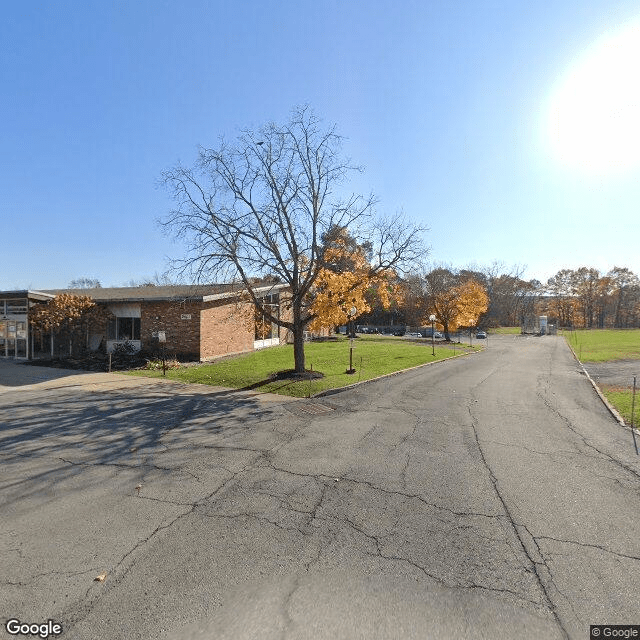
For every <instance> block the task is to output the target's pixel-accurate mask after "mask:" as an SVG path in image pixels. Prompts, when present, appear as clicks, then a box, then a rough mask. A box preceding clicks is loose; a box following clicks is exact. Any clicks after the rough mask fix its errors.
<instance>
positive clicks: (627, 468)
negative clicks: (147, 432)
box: [536, 386, 640, 479]
mask: <svg viewBox="0 0 640 640" xmlns="http://www.w3.org/2000/svg"><path fill="white" fill-rule="evenodd" d="M547 391H548V386H547V388H546V389H545V393H542V392H541V391H540V389H539V388H538V390H537V392H536V393H537V395H538V397H539V398H540V399H541V400H542V401H543V402H544V404H545V406H546V407H547V408H548V409H549V410H550V411H552V412H553V413H554V414H555V415H557V416H558V417H559V418H560V419H561V420H562V421H563V422H564V423H565V426H566V427H567V428H568V429H569V430H570V431H571V432H573V433H574V434H575V435H576V436H578V438H580V440H581V441H582V443H583V444H584V446H585V447H588V448H589V449H593V450H594V451H596V452H598V453H599V454H600V455H601V456H602V459H605V460H607V461H609V462H611V463H613V464H614V465H616V466H618V467H620V468H622V469H624V470H625V471H626V472H628V473H630V474H631V475H632V476H633V477H634V478H636V479H640V472H638V471H637V470H636V469H634V468H633V467H631V466H629V465H628V464H625V463H624V462H622V460H618V459H617V458H614V457H613V456H612V455H610V454H609V453H607V452H606V451H602V450H601V449H598V447H596V446H595V445H594V444H592V443H591V442H590V441H589V440H588V438H587V437H586V436H585V435H583V434H582V433H580V432H579V431H578V430H577V429H576V428H575V427H574V425H573V423H572V422H571V420H570V419H569V418H567V417H566V416H565V415H563V414H562V413H561V412H560V410H559V409H558V408H557V407H554V406H553V405H552V404H551V402H550V400H549V398H548V393H547Z"/></svg>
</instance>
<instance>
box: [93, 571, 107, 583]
mask: <svg viewBox="0 0 640 640" xmlns="http://www.w3.org/2000/svg"><path fill="white" fill-rule="evenodd" d="M106 579H107V572H106V571H103V572H102V573H100V574H98V575H97V576H96V577H95V578H94V579H93V581H94V582H104V581H105V580H106Z"/></svg>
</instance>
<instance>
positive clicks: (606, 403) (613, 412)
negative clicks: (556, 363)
mask: <svg viewBox="0 0 640 640" xmlns="http://www.w3.org/2000/svg"><path fill="white" fill-rule="evenodd" d="M564 341H565V342H566V343H567V346H568V347H569V349H571V353H572V354H573V357H574V358H575V359H576V362H577V363H578V364H579V365H580V368H581V369H582V373H584V375H585V376H586V377H587V380H588V381H589V382H590V383H591V386H592V387H593V388H594V390H595V392H596V393H597V394H598V397H599V398H600V400H602V403H603V404H604V406H605V407H606V408H607V409H608V410H609V413H610V414H611V415H612V416H613V417H614V418H615V419H616V421H617V422H618V423H619V424H620V425H621V426H623V427H629V428H631V425H629V424H627V423H626V422H625V421H624V418H623V417H622V416H621V415H620V414H619V413H618V411H617V410H616V408H615V407H614V406H613V405H612V404H611V403H610V402H609V401H608V400H607V397H606V396H605V395H604V393H602V391H600V387H598V385H597V384H596V383H595V382H594V380H593V378H592V377H591V376H590V375H589V372H588V371H587V370H586V369H585V367H584V365H583V364H582V362H581V361H580V358H578V356H577V355H576V352H575V351H574V350H573V347H572V346H571V345H570V344H569V341H568V340H567V339H566V338H565V339H564ZM634 428H635V427H634ZM636 431H637V429H636Z"/></svg>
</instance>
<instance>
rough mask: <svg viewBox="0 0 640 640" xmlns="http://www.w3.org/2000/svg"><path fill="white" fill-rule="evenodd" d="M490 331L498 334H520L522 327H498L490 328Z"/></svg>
mask: <svg viewBox="0 0 640 640" xmlns="http://www.w3.org/2000/svg"><path fill="white" fill-rule="evenodd" d="M489 331H490V333H496V334H498V335H520V333H521V332H522V329H521V328H520V327H496V328H495V329H489Z"/></svg>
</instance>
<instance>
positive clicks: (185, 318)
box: [180, 313, 191, 320]
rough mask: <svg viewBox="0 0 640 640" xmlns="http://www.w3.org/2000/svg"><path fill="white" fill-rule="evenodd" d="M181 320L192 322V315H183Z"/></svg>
mask: <svg viewBox="0 0 640 640" xmlns="http://www.w3.org/2000/svg"><path fill="white" fill-rule="evenodd" d="M180 320H191V314H190V313H183V314H182V315H181V316H180Z"/></svg>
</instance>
